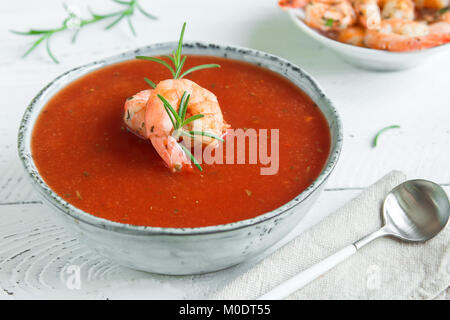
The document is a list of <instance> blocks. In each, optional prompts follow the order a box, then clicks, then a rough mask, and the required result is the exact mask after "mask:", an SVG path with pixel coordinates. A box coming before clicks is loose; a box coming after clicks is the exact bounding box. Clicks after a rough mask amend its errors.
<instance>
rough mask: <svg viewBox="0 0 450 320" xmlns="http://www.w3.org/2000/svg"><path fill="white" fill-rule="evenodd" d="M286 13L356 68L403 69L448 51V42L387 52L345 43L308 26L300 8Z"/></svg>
mask: <svg viewBox="0 0 450 320" xmlns="http://www.w3.org/2000/svg"><path fill="white" fill-rule="evenodd" d="M288 14H289V17H290V18H291V20H292V21H293V22H294V23H295V25H296V26H297V27H298V28H299V29H300V30H301V31H303V33H305V34H306V35H308V36H309V37H311V38H313V39H315V40H316V41H318V42H320V43H321V44H322V45H324V46H325V47H327V48H329V49H331V50H333V51H334V52H335V53H336V54H337V56H338V57H339V58H341V59H342V60H344V61H345V62H347V63H349V64H351V65H353V66H356V67H358V68H363V69H369V70H376V71H398V70H405V69H410V68H414V67H417V66H419V65H421V64H423V63H424V62H425V61H426V60H427V59H429V58H430V57H432V56H434V55H436V54H442V53H445V52H447V53H450V44H449V43H447V44H444V45H440V46H437V47H433V48H429V49H423V50H417V51H409V52H389V51H384V50H376V49H369V48H363V47H358V46H354V45H350V44H345V43H342V42H339V41H336V40H333V39H330V38H328V37H326V36H324V35H322V34H320V33H319V32H317V31H316V30H314V29H313V28H311V27H309V26H308V25H307V24H306V23H305V22H303V20H302V16H301V14H302V11H301V10H300V9H296V10H288Z"/></svg>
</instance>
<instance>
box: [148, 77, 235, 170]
mask: <svg viewBox="0 0 450 320" xmlns="http://www.w3.org/2000/svg"><path fill="white" fill-rule="evenodd" d="M184 92H186V93H187V94H189V95H190V99H189V103H188V105H187V111H186V118H188V117H191V116H194V115H198V114H202V115H204V117H203V118H200V119H197V120H194V121H192V122H190V123H189V124H187V125H186V128H185V129H186V130H187V131H192V130H195V131H203V132H207V133H210V134H213V135H215V136H218V137H220V136H223V135H224V133H225V131H226V129H227V128H228V125H227V124H226V122H225V121H224V119H223V115H222V111H221V109H220V106H219V102H218V101H217V98H216V96H215V95H214V94H213V93H212V92H210V91H208V90H206V89H204V88H202V87H201V86H199V85H198V84H196V83H195V82H193V81H191V80H187V79H176V80H175V79H170V80H164V81H161V82H160V83H159V84H158V85H157V86H156V88H155V89H154V90H153V92H152V93H151V95H150V98H149V99H148V102H147V111H146V113H145V128H146V135H147V136H148V137H149V138H150V140H151V142H152V144H153V146H154V147H155V149H156V151H157V152H158V153H159V155H160V156H161V158H163V160H164V162H165V163H166V165H167V166H168V167H169V168H170V169H172V170H173V171H180V170H182V169H183V168H185V169H187V170H191V168H192V166H191V164H190V160H189V159H188V158H187V156H186V154H185V153H184V151H183V150H182V148H181V147H180V145H179V144H178V137H177V136H176V133H175V134H174V128H173V124H172V122H171V120H170V118H169V115H168V114H167V111H166V110H165V108H164V105H163V103H162V101H161V100H160V99H159V97H158V95H161V96H163V97H164V98H165V99H166V100H167V101H168V102H169V103H170V104H171V105H172V107H173V108H174V109H175V110H178V108H179V104H180V100H181V98H182V96H183V94H184ZM193 140H194V141H193V142H194V143H196V142H199V143H202V144H203V145H205V146H206V145H211V146H214V144H217V140H215V139H213V138H210V137H207V136H195V137H194V138H193Z"/></svg>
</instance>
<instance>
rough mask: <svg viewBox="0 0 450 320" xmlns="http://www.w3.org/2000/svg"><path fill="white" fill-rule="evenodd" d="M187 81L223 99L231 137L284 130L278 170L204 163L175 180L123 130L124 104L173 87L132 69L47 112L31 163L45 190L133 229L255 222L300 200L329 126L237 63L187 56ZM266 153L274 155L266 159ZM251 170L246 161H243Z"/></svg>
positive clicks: (285, 90) (148, 68)
mask: <svg viewBox="0 0 450 320" xmlns="http://www.w3.org/2000/svg"><path fill="white" fill-rule="evenodd" d="M205 63H219V64H220V65H221V68H220V69H206V70H202V71H197V72H194V73H192V74H190V75H189V76H187V78H189V79H190V80H192V81H195V82H196V83H198V84H199V85H201V86H203V87H204V88H206V89H208V90H210V91H212V92H213V93H214V94H215V95H216V96H217V98H218V100H219V103H220V106H221V108H222V112H223V114H224V118H225V120H226V121H227V122H228V123H229V124H230V125H231V126H232V128H244V129H245V128H254V129H279V130H280V131H279V170H278V173H277V174H275V175H261V174H260V169H261V167H266V166H265V165H261V164H239V165H238V164H212V165H206V164H202V167H203V172H200V171H198V170H197V169H196V168H195V167H194V170H193V171H192V172H183V173H171V172H170V171H169V170H168V169H167V168H166V167H165V165H164V162H163V161H162V159H161V158H160V157H159V155H158V154H157V153H156V151H155V150H154V148H153V146H152V144H151V143H150V142H149V141H146V140H143V139H139V138H138V137H136V136H135V135H134V134H132V133H130V132H128V131H127V130H126V129H125V126H124V124H123V122H122V116H123V106H124V102H125V100H126V99H127V98H128V97H130V96H132V95H133V94H135V93H136V92H138V91H140V90H144V89H148V88H149V87H148V85H147V84H146V83H145V82H144V77H148V78H150V79H151V80H153V81H154V82H155V83H158V82H159V81H161V80H164V79H168V78H170V77H171V76H170V74H169V72H168V70H167V69H166V68H165V67H163V66H161V65H159V64H157V63H154V62H150V61H142V60H132V61H127V62H123V63H118V64H115V65H112V66H108V67H105V68H102V69H100V70H97V71H94V72H92V73H90V74H87V75H85V76H83V77H82V78H80V79H78V80H76V81H74V82H72V83H71V84H70V85H68V86H67V87H65V88H64V89H62V90H61V91H60V92H59V93H58V94H56V95H55V96H54V97H53V98H52V99H51V100H50V101H49V103H48V104H47V106H45V108H44V109H43V111H42V112H41V114H40V115H39V118H38V121H37V123H36V125H35V127H34V131H33V136H32V154H33V159H34V161H35V163H36V165H37V168H38V170H39V173H40V174H41V175H42V177H43V179H44V180H45V182H46V183H47V184H48V185H49V186H50V187H51V188H52V189H53V190H54V191H55V192H56V193H57V194H58V195H60V196H61V197H62V198H64V199H65V200H66V201H68V202H70V203H71V204H73V205H74V206H76V207H78V208H80V209H82V210H84V211H86V212H89V213H91V214H93V215H95V216H98V217H101V218H105V219H108V220H112V221H117V222H122V223H128V224H133V225H144V226H153V227H175V228H181V227H201V226H210V225H218V224H224V223H230V222H235V221H239V220H244V219H249V218H253V217H256V216H258V215H261V214H263V213H266V212H269V211H271V210H273V209H275V208H277V207H280V206H281V205H283V204H285V203H286V202H288V201H290V200H292V199H293V198H294V197H296V196H297V195H298V194H300V193H301V192H302V191H303V190H305V188H307V187H308V185H310V184H311V182H312V181H313V180H314V179H315V178H316V177H317V176H318V175H319V174H320V172H321V170H322V169H323V167H324V164H325V162H326V160H327V158H328V155H329V150H330V132H329V128H328V125H327V122H326V120H325V118H324V116H323V115H322V113H321V112H320V110H319V108H318V107H317V106H316V105H315V104H314V102H313V101H312V100H311V99H310V98H309V97H308V96H307V95H306V94H305V93H303V92H302V91H301V90H299V89H298V88H297V87H296V86H295V85H294V84H292V83H291V82H290V81H288V80H287V79H285V78H283V77H281V76H279V75H277V74H275V73H273V72H271V71H269V70H266V69H263V68H260V67H257V66H254V65H251V64H248V63H243V62H239V61H235V60H231V59H222V58H217V57H205V56H188V58H187V60H186V65H185V70H186V69H187V68H189V67H192V66H194V65H199V64H205ZM269 153H270V150H269ZM247 162H248V161H247Z"/></svg>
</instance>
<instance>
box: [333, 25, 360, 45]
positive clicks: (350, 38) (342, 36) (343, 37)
mask: <svg viewBox="0 0 450 320" xmlns="http://www.w3.org/2000/svg"><path fill="white" fill-rule="evenodd" d="M365 36H366V30H365V29H364V28H362V27H358V26H354V27H348V28H347V29H344V30H341V31H340V32H339V35H338V38H337V40H338V41H340V42H344V43H348V44H351V45H354V46H359V47H364V37H365Z"/></svg>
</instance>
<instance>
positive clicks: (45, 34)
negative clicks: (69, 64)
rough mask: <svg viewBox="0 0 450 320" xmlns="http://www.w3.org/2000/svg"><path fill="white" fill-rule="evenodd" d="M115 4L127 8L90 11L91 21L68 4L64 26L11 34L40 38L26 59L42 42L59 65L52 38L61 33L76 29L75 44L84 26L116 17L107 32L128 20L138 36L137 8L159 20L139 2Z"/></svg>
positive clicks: (148, 16) (29, 50) (115, 0)
mask: <svg viewBox="0 0 450 320" xmlns="http://www.w3.org/2000/svg"><path fill="white" fill-rule="evenodd" d="M112 1H113V2H115V3H117V4H120V5H122V6H125V7H124V9H123V10H121V11H117V12H113V13H109V14H103V15H102V14H96V13H94V12H92V11H91V10H90V9H89V11H90V13H91V17H90V18H89V19H82V18H81V17H79V16H78V15H77V14H76V13H74V12H73V11H71V10H70V9H69V8H68V7H67V5H66V4H63V6H64V9H65V10H66V12H67V14H68V15H67V17H66V18H65V19H64V20H63V22H62V25H61V26H60V27H58V28H54V29H45V30H39V29H30V30H29V31H25V32H21V31H14V30H10V32H12V33H15V34H18V35H23V36H40V37H39V39H37V40H36V41H35V42H34V43H33V44H32V45H31V47H30V48H29V49H28V50H27V51H26V52H25V54H24V55H23V56H22V57H23V58H25V57H26V56H28V55H29V54H30V53H31V52H32V51H33V50H34V49H36V48H37V47H38V46H39V44H41V43H42V42H44V41H45V42H46V50H47V54H48V55H49V57H50V58H51V59H52V60H53V62H55V63H59V61H58V59H56V57H55V55H54V54H53V53H52V51H51V49H50V38H51V37H52V36H53V35H54V34H55V33H59V32H63V31H66V30H70V29H74V30H75V32H74V34H73V36H72V42H73V43H74V42H75V41H76V39H77V36H78V34H79V32H80V30H81V28H83V27H84V26H87V25H89V24H92V23H96V22H99V21H102V20H105V19H109V18H112V17H115V18H116V19H115V20H114V21H113V22H112V23H110V24H109V25H108V26H106V30H109V29H111V28H112V27H114V26H115V25H117V24H118V23H119V22H120V21H121V20H122V19H124V18H125V19H127V22H128V26H129V27H130V30H131V33H132V34H133V35H136V31H135V29H134V27H133V24H132V22H131V16H133V14H134V12H135V9H136V8H137V9H138V11H139V12H141V13H142V14H143V15H144V16H146V17H147V18H149V19H157V18H156V17H155V16H153V15H151V14H150V13H148V12H146V11H145V10H144V9H143V8H142V7H141V6H140V4H139V2H138V0H130V1H121V0H112Z"/></svg>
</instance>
